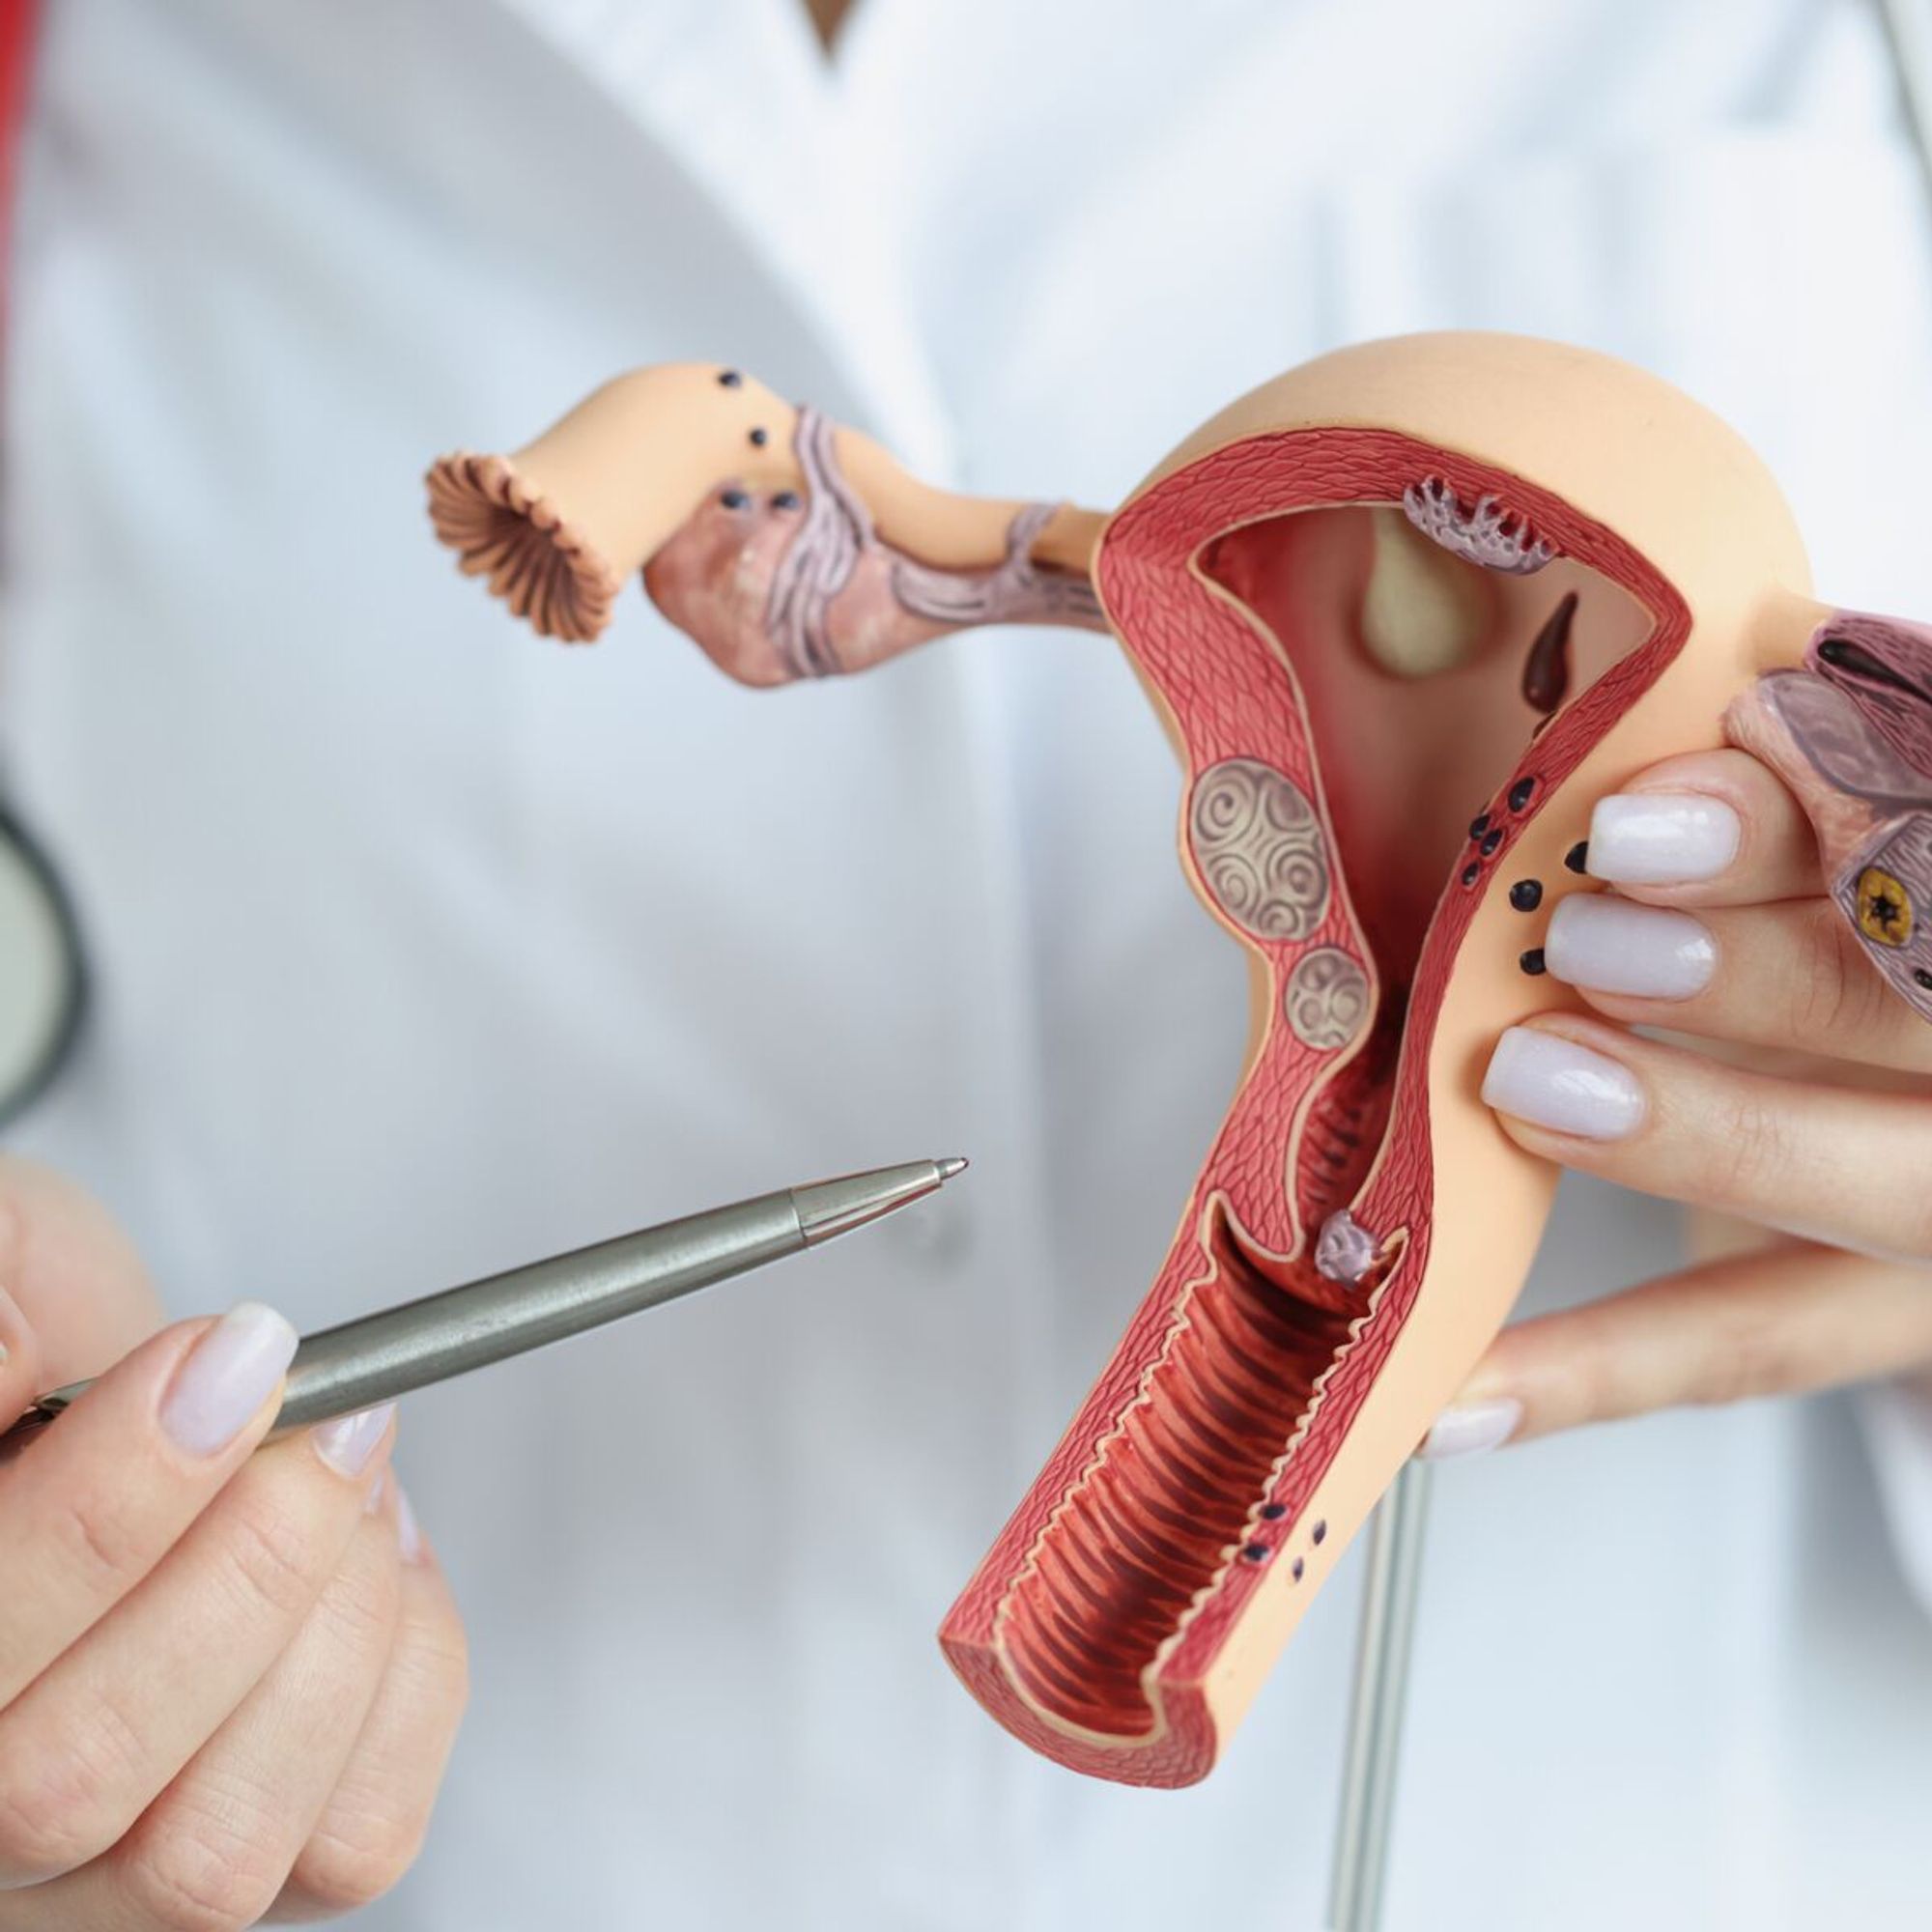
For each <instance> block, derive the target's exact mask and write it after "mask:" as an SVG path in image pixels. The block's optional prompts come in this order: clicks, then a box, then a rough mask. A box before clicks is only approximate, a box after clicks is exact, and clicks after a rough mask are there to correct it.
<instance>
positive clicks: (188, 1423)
mask: <svg viewBox="0 0 1932 1932" xmlns="http://www.w3.org/2000/svg"><path fill="white" fill-rule="evenodd" d="M300 1339H301V1338H300V1337H299V1336H298V1335H297V1333H296V1331H295V1330H294V1329H293V1328H292V1327H290V1325H289V1323H288V1321H286V1320H285V1319H284V1318H283V1317H282V1316H280V1315H277V1314H276V1313H275V1311H274V1310H273V1309H272V1308H265V1307H264V1306H263V1305H262V1303H261V1302H259V1301H242V1302H238V1303H237V1304H236V1305H235V1306H234V1307H233V1308H231V1309H230V1310H229V1311H228V1313H227V1314H226V1315H224V1316H223V1317H222V1318H221V1320H220V1321H217V1322H216V1323H215V1324H214V1326H213V1328H211V1329H210V1330H209V1331H208V1333H207V1334H206V1335H204V1336H203V1337H202V1338H201V1340H200V1341H199V1342H197V1343H196V1344H195V1345H194V1350H193V1352H192V1353H190V1354H189V1356H188V1358H187V1360H186V1361H185V1362H184V1363H183V1364H182V1365H181V1369H180V1372H179V1373H178V1374H177V1375H176V1377H175V1385H174V1387H173V1388H171V1389H170V1390H169V1391H168V1393H167V1397H166V1399H165V1400H164V1401H163V1402H162V1404H161V1428H162V1430H163V1431H164V1432H165V1433H166V1435H168V1436H169V1438H170V1439H171V1440H172V1441H173V1442H174V1443H175V1445H176V1446H177V1447H178V1448H182V1449H185V1450H186V1451H187V1453H188V1454H189V1455H190V1456H213V1454H214V1452H215V1451H216V1450H217V1449H224V1448H226V1447H227V1446H228V1444H229V1443H231V1442H232V1441H234V1439H235V1438H236V1436H238V1435H241V1432H242V1430H244V1429H245V1428H246V1427H247V1426H248V1424H249V1422H250V1421H251V1420H252V1419H253V1417H254V1414H255V1412H256V1410H257V1409H259V1408H260V1407H261V1406H262V1405H263V1404H264V1403H265V1402H267V1401H268V1399H269V1397H270V1395H271V1394H273V1392H274V1389H275V1384H276V1383H277V1382H279V1381H280V1380H281V1378H282V1375H283V1372H284V1371H285V1370H286V1369H287V1368H288V1365H289V1363H290V1362H291V1361H293V1360H294V1359H295V1352H296V1344H297V1343H298V1341H299V1340H300Z"/></svg>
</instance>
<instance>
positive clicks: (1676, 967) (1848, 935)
mask: <svg viewBox="0 0 1932 1932" xmlns="http://www.w3.org/2000/svg"><path fill="white" fill-rule="evenodd" d="M1544 960H1545V963H1546V965H1547V966H1548V970H1549V973H1550V975H1551V977H1552V978H1554V979H1558V980H1564V981H1566V982H1567V983H1568V984H1570V985H1572V986H1575V987H1576V988H1577V991H1578V992H1579V993H1581V994H1582V995H1583V997H1584V998H1585V999H1586V1000H1588V1001H1589V1003H1590V1004H1591V1005H1592V1006H1593V1007H1595V1008H1596V1009H1598V1010H1599V1011H1600V1012H1605V1013H1608V1014H1609V1015H1610V1016H1611V1017H1612V1018H1613V1019H1620V1020H1628V1021H1630V1022H1632V1023H1634V1024H1639V1025H1645V1026H1661V1027H1668V1028H1670V1029H1671V1030H1672V1031H1674V1032H1677V1033H1688V1034H1698V1035H1702V1036H1703V1037H1707V1038H1711V1039H1727V1040H1734V1041H1737V1042H1740V1043H1742V1044H1748V1045H1760V1046H1774V1047H1782V1048H1796V1049H1800V1050H1802V1051H1804V1052H1805V1053H1810V1054H1824V1055H1827V1056H1829V1057H1831V1058H1833V1059H1836V1060H1850V1061H1859V1062H1861V1063H1863V1064H1865V1065H1872V1066H1887V1067H1890V1068H1892V1069H1893V1070H1895V1071H1899V1072H1917V1073H1928V1072H1932V1025H1927V1024H1926V1022H1925V1021H1924V1020H1923V1019H1922V1018H1920V1016H1919V1015H1918V1013H1916V1012H1915V1011H1914V1010H1913V1009H1911V1008H1910V1007H1908V1006H1907V1005H1906V1004H1905V1002H1904V1001H1903V1000H1901V999H1900V998H1899V997H1898V995H1897V994H1896V993H1894V992H1893V991H1892V990H1891V987H1890V986H1889V984H1888V983H1887V982H1886V980H1885V976H1884V975H1883V974H1882V973H1880V972H1879V971H1878V969H1877V968H1876V967H1875V966H1874V965H1873V964H1872V962H1871V959H1870V957H1869V955H1868V954H1867V953H1866V952H1865V950H1864V948H1863V947H1862V946H1861V944H1860V943H1859V940H1858V937H1857V935H1856V934H1855V933H1854V932H1853V931H1852V928H1851V927H1850V925H1848V924H1847V923H1846V922H1845V921H1844V919H1843V918H1842V917H1841V916H1840V914H1839V912H1838V910H1837V908H1836V907H1835V906H1834V905H1833V904H1832V902H1831V901H1830V900H1829V899H1787V900H1785V901H1783V902H1782V903H1780V904H1776V905H1756V906H1731V907H1721V908H1717V909H1713V910H1710V911H1706V912H1700V913H1689V912H1681V911H1678V910H1676V909H1675V908H1671V907H1664V906H1648V905H1636V904H1634V903H1632V901H1630V900H1629V899H1626V898H1623V897H1622V896H1620V895H1617V894H1614V893H1572V894H1571V895H1569V896H1568V897H1567V898H1565V899H1564V900H1563V901H1562V903H1561V904H1560V905H1558V906H1557V908H1556V910H1555V912H1554V913H1553V914H1552V915H1551V916H1550V921H1549V929H1548V934H1547V935H1546V937H1545V940H1544Z"/></svg>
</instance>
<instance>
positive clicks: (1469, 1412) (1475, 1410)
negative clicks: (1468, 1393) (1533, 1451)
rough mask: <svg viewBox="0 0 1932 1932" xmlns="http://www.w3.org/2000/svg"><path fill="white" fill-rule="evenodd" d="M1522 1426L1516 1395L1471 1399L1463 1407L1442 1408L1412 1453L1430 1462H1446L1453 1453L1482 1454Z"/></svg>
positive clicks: (1457, 1454)
mask: <svg viewBox="0 0 1932 1932" xmlns="http://www.w3.org/2000/svg"><path fill="white" fill-rule="evenodd" d="M1521 1427H1522V1404H1521V1403H1520V1402H1518V1401H1517V1399H1516V1397H1515V1396H1513V1395H1506V1396H1499V1397H1497V1398H1496V1400H1495V1401H1493V1402H1472V1403H1470V1404H1468V1405H1467V1406H1464V1407H1462V1408H1445V1409H1444V1410H1443V1411H1442V1413H1441V1414H1440V1415H1438V1416H1437V1417H1436V1418H1435V1428H1433V1429H1432V1430H1431V1431H1430V1432H1429V1434H1428V1435H1425V1436H1424V1437H1423V1438H1422V1447H1421V1448H1420V1449H1418V1450H1417V1451H1416V1452H1415V1453H1416V1454H1417V1455H1418V1456H1421V1457H1423V1458H1424V1459H1426V1460H1427V1461H1429V1462H1431V1463H1446V1462H1448V1461H1449V1460H1450V1459H1451V1458H1452V1457H1456V1456H1481V1455H1483V1454H1484V1453H1485V1452H1486V1451H1488V1450H1491V1449H1500V1448H1501V1447H1502V1446H1503V1444H1504V1443H1505V1442H1507V1441H1508V1440H1509V1439H1510V1437H1511V1436H1512V1435H1515V1434H1516V1433H1517V1431H1518V1430H1519V1429H1520V1428H1521Z"/></svg>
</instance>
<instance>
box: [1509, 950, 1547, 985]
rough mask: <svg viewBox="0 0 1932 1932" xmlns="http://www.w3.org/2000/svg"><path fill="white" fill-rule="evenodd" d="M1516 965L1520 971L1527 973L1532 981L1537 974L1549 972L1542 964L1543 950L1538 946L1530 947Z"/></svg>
mask: <svg viewBox="0 0 1932 1932" xmlns="http://www.w3.org/2000/svg"><path fill="white" fill-rule="evenodd" d="M1516 963H1517V964H1518V965H1519V966H1520V967H1521V968H1522V970H1523V971H1524V972H1525V973H1527V974H1528V975H1529V977H1530V978H1531V979H1532V980H1534V979H1535V978H1536V976H1537V975H1538V974H1539V973H1547V972H1548V970H1549V969H1548V967H1547V966H1546V965H1545V964H1544V963H1543V948H1542V947H1540V946H1532V947H1531V948H1530V949H1529V951H1528V952H1525V953H1524V954H1523V955H1522V957H1521V958H1520V959H1519V960H1518V961H1517V962H1516Z"/></svg>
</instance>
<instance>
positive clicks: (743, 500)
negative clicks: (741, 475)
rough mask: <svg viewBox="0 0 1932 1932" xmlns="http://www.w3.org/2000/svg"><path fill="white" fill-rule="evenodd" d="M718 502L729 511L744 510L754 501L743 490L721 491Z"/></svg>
mask: <svg viewBox="0 0 1932 1932" xmlns="http://www.w3.org/2000/svg"><path fill="white" fill-rule="evenodd" d="M718 500H719V501H720V502H721V503H723V504H724V505H725V508H726V509H727V510H742V509H743V508H744V507H745V505H746V504H747V503H749V502H750V501H751V500H752V499H751V497H748V496H746V495H745V493H744V491H742V490H721V491H719V493H718Z"/></svg>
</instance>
